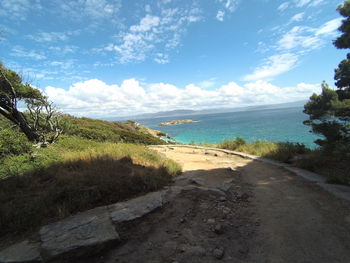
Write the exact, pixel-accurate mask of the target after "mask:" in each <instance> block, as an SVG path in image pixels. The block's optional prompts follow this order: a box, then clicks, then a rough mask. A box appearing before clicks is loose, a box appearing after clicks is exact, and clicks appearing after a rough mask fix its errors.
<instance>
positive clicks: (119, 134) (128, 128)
mask: <svg viewBox="0 0 350 263" xmlns="http://www.w3.org/2000/svg"><path fill="white" fill-rule="evenodd" d="M64 120H65V121H66V122H67V127H68V128H67V130H66V132H65V133H66V134H68V135H73V136H79V137H81V138H86V139H90V140H95V141H99V142H105V141H106V142H107V141H108V142H125V143H140V144H146V145H150V144H165V142H164V141H163V140H161V139H159V138H157V137H155V136H153V135H152V134H150V133H149V132H148V131H147V130H146V129H142V127H135V123H134V122H131V121H128V122H126V123H120V122H108V121H102V120H95V119H90V118H75V117H72V116H65V117H64Z"/></svg>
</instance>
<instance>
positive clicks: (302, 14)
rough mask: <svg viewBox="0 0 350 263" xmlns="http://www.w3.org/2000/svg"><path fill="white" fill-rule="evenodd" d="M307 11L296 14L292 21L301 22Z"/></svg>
mask: <svg viewBox="0 0 350 263" xmlns="http://www.w3.org/2000/svg"><path fill="white" fill-rule="evenodd" d="M304 15H305V13H298V14H296V15H294V16H293V17H292V18H291V19H290V22H291V23H292V22H300V21H301V20H303V18H304Z"/></svg>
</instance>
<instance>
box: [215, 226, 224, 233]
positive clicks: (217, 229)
mask: <svg viewBox="0 0 350 263" xmlns="http://www.w3.org/2000/svg"><path fill="white" fill-rule="evenodd" d="M214 232H215V233H216V234H218V235H221V234H223V233H224V228H223V227H222V225H220V224H217V225H216V226H215V227H214Z"/></svg>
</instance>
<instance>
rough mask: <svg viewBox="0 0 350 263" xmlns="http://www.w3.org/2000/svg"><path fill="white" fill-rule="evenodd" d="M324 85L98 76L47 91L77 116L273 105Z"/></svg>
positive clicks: (293, 99)
mask: <svg viewBox="0 0 350 263" xmlns="http://www.w3.org/2000/svg"><path fill="white" fill-rule="evenodd" d="M319 91H320V85H318V84H316V85H314V84H305V83H300V84H298V85H296V86H295V87H277V86H275V85H273V84H271V83H269V82H266V81H263V80H258V81H255V82H250V83H246V84H244V85H243V86H240V85H238V84H237V83H235V82H229V83H227V84H226V85H222V86H221V87H219V88H217V89H215V90H206V89H204V88H201V87H198V86H196V85H195V84H188V85H186V86H185V87H184V88H178V87H176V86H175V85H172V84H168V83H154V84H150V85H146V84H144V85H142V84H141V83H140V82H139V81H137V80H136V79H128V80H124V81H123V82H122V83H121V84H120V85H116V84H112V85H108V84H106V83H105V82H103V81H101V80H98V79H91V80H87V81H84V82H78V83H75V84H73V85H72V86H71V87H70V88H69V89H68V90H64V89H61V88H55V87H51V86H48V87H46V88H45V89H44V92H45V93H46V94H47V95H48V96H49V99H50V100H52V101H53V102H54V103H56V104H57V106H59V107H60V108H61V109H62V111H63V112H65V113H70V114H74V115H77V116H94V117H107V116H108V117H112V116H113V117H117V116H125V115H135V114H139V113H145V112H157V111H164V110H169V109H184V108H186V109H210V108H225V107H226V108H228V107H238V106H246V105H258V104H271V103H280V102H288V101H296V100H300V99H307V98H308V97H309V96H310V94H312V93H313V92H319Z"/></svg>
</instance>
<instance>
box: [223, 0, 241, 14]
mask: <svg viewBox="0 0 350 263" xmlns="http://www.w3.org/2000/svg"><path fill="white" fill-rule="evenodd" d="M220 2H221V3H222V4H223V6H224V7H225V9H227V10H228V11H229V12H233V11H235V10H236V8H237V5H238V2H239V1H238V0H220Z"/></svg>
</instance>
